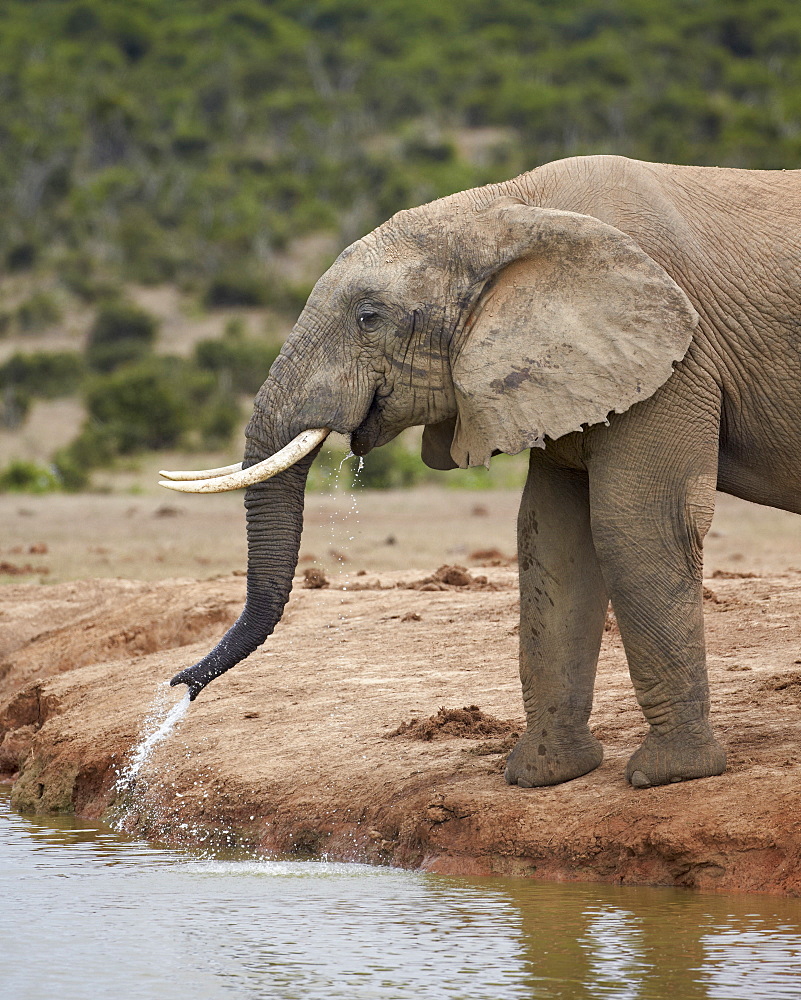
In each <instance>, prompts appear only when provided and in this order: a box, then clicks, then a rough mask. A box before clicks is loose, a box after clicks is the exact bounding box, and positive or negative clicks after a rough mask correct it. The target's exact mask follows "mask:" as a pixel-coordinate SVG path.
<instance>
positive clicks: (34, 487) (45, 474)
mask: <svg viewBox="0 0 801 1000" xmlns="http://www.w3.org/2000/svg"><path fill="white" fill-rule="evenodd" d="M59 485H60V483H59V480H58V477H57V476H56V475H55V474H54V473H53V471H52V470H51V469H47V468H45V467H44V466H42V465H37V464H36V463H35V462H28V461H26V460H25V459H21V458H14V459H12V460H11V461H10V462H9V463H8V465H7V466H6V467H5V468H4V469H2V470H0V493H50V492H52V491H53V490H57V489H58V488H59Z"/></svg>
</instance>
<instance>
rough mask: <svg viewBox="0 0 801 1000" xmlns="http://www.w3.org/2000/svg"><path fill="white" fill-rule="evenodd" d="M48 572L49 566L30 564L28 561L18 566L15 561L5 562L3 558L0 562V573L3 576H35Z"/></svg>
mask: <svg viewBox="0 0 801 1000" xmlns="http://www.w3.org/2000/svg"><path fill="white" fill-rule="evenodd" d="M49 572H50V567H49V566H31V564H30V563H25V565H24V566H18V565H17V564H16V563H10V562H6V561H5V560H4V561H3V562H0V575H4V576H36V575H39V574H47V573H49Z"/></svg>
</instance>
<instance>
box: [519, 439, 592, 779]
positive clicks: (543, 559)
mask: <svg viewBox="0 0 801 1000" xmlns="http://www.w3.org/2000/svg"><path fill="white" fill-rule="evenodd" d="M518 559H519V563H520V679H521V681H522V684H523V704H524V706H525V710H526V720H527V728H526V732H525V734H524V735H523V736H522V738H521V739H520V741H519V743H518V744H517V746H516V747H515V748H514V750H513V751H512V753H511V755H510V756H509V760H508V762H507V765H506V780H507V782H508V783H509V784H510V785H514V784H517V785H521V786H523V787H524V788H531V787H534V786H539V785H555V784H558V783H560V782H562V781H568V780H570V779H571V778H577V777H579V775H582V774H586V773H587V772H588V771H592V770H593V768H596V767H597V766H598V765H599V764H600V763H601V760H602V758H603V750H602V748H601V744H600V743H599V742H598V741H597V740H596V739H595V737H594V736H593V735H592V734H591V733H590V730H589V727H588V720H589V716H590V710H591V708H592V696H593V687H594V684H595V670H596V666H597V662H598V651H599V649H600V645H601V638H602V635H603V627H604V619H605V616H606V609H607V606H608V603H609V599H608V597H607V593H606V589H605V585H604V581H603V577H602V575H601V571H600V568H599V564H598V559H597V557H596V554H595V549H594V547H593V541H592V533H591V529H590V508H589V491H588V482H587V475H586V473H584V472H579V471H574V470H572V469H567V468H561V467H558V466H557V465H555V464H554V463H553V462H552V461H551V460H550V458H549V457H548V456H547V455H546V454H545V453H544V452H542V451H532V454H531V460H530V464H529V475H528V479H527V481H526V488H525V491H524V493H523V499H522V502H521V506H520V514H519V517H518Z"/></svg>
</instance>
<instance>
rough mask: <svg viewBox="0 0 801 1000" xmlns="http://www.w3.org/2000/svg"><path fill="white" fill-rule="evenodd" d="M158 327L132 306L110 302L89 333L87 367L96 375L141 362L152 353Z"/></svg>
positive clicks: (147, 314)
mask: <svg viewBox="0 0 801 1000" xmlns="http://www.w3.org/2000/svg"><path fill="white" fill-rule="evenodd" d="M157 330H158V323H157V322H156V320H155V318H154V317H153V316H151V315H150V314H149V313H147V312H145V311H144V310H143V309H139V308H138V307H137V306H135V305H133V304H131V303H130V302H124V301H111V302H108V303H106V304H105V305H103V306H101V307H100V309H99V310H98V313H97V317H96V318H95V322H94V324H93V326H92V329H91V330H90V331H89V341H88V343H87V345H86V363H87V364H88V365H89V367H90V368H92V369H93V370H94V371H97V372H104V373H108V372H113V371H114V370H115V369H117V368H119V367H120V366H121V365H124V364H128V363H129V362H131V361H139V360H141V359H142V358H143V357H144V356H145V355H146V354H149V353H150V351H151V350H152V349H153V343H154V341H155V339H156V332H157Z"/></svg>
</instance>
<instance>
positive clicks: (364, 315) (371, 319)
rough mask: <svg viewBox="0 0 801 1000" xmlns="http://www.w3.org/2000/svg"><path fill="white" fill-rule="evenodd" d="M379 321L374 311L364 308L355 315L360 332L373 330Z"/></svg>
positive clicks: (379, 318)
mask: <svg viewBox="0 0 801 1000" xmlns="http://www.w3.org/2000/svg"><path fill="white" fill-rule="evenodd" d="M380 320H381V317H380V316H379V315H378V313H377V312H375V310H374V309H368V308H367V307H366V306H362V307H361V308H360V309H359V311H358V313H357V314H356V321H357V322H358V324H359V326H360V327H361V328H362V330H368V331H370V330H375V328H376V327H377V326H378V324H379V322H380Z"/></svg>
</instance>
